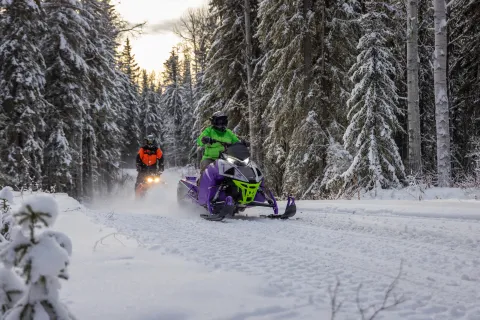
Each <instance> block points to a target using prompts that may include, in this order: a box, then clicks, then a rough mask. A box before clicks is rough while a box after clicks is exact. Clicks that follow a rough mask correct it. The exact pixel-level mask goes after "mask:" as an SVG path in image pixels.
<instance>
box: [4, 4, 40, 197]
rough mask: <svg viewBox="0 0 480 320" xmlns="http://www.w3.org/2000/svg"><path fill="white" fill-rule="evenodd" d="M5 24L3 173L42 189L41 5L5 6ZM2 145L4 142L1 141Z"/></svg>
mask: <svg viewBox="0 0 480 320" xmlns="http://www.w3.org/2000/svg"><path fill="white" fill-rule="evenodd" d="M2 4H3V13H2V15H4V18H3V19H2V20H3V21H4V23H3V37H2V43H0V103H1V110H2V111H1V112H0V121H2V122H3V124H4V126H3V127H2V129H0V130H1V131H2V134H1V136H2V137H3V138H4V139H5V140H4V141H3V142H2V143H1V144H2V146H3V148H2V149H1V151H0V153H1V154H0V159H1V160H0V171H1V172H3V173H4V174H6V175H8V176H10V177H11V178H12V181H11V182H12V183H13V184H14V185H15V186H17V187H19V188H20V187H22V186H32V185H39V184H40V182H41V177H42V168H41V166H42V164H43V153H44V150H43V149H44V142H43V140H42V139H41V133H42V132H43V130H44V128H45V123H44V120H43V119H44V115H45V112H46V110H47V107H48V103H47V102H46V101H45V99H44V97H43V94H44V85H45V76H44V73H45V62H44V59H43V56H42V54H41V52H40V50H39V47H40V41H41V36H42V34H43V33H44V32H45V30H46V27H45V21H44V19H45V16H44V13H43V11H42V9H41V8H40V7H39V5H40V2H33V1H28V0H16V1H2ZM2 140H3V139H2Z"/></svg>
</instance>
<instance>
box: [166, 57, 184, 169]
mask: <svg viewBox="0 0 480 320" xmlns="http://www.w3.org/2000/svg"><path fill="white" fill-rule="evenodd" d="M164 69H165V71H164V73H163V81H164V86H165V89H164V92H163V95H162V105H163V107H164V114H163V115H162V116H163V117H164V119H165V123H164V125H165V127H166V129H167V132H166V134H165V137H164V138H165V141H164V142H165V154H166V160H167V163H168V165H169V166H175V167H176V166H179V165H181V163H182V156H181V149H182V147H183V146H182V144H181V143H182V141H181V136H182V111H183V108H184V103H185V101H184V92H183V87H182V80H181V73H180V72H181V68H180V61H179V56H178V50H177V49H176V48H174V49H173V50H172V51H171V53H170V58H169V59H168V60H167V61H166V62H165V63H164Z"/></svg>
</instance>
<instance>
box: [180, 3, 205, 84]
mask: <svg viewBox="0 0 480 320" xmlns="http://www.w3.org/2000/svg"><path fill="white" fill-rule="evenodd" d="M209 19H210V17H209V14H208V10H207V9H206V8H204V7H202V8H196V9H192V8H190V9H188V11H187V12H186V13H185V15H184V16H183V17H181V18H180V23H179V24H178V25H177V26H175V28H174V29H173V32H174V33H175V34H176V35H178V36H179V37H180V38H182V39H183V40H184V41H185V42H186V43H187V44H188V45H189V46H191V48H192V49H193V57H194V59H193V71H194V73H195V76H196V75H197V74H198V73H199V72H201V71H202V70H203V69H204V67H205V62H206V56H207V50H208V44H207V42H208V38H209V36H210V34H211V31H212V30H211V28H209V26H210V23H209Z"/></svg>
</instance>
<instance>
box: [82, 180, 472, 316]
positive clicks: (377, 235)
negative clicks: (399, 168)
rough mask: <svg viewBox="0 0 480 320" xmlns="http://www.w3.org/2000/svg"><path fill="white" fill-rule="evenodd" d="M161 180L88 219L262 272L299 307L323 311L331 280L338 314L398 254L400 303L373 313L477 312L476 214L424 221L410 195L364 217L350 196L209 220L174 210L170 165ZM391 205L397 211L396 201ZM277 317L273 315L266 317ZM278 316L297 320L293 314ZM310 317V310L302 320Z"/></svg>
mask: <svg viewBox="0 0 480 320" xmlns="http://www.w3.org/2000/svg"><path fill="white" fill-rule="evenodd" d="M165 178H166V179H167V181H168V183H169V186H168V187H166V188H163V189H162V188H159V189H157V190H152V193H151V194H150V195H149V198H148V199H146V200H145V201H144V202H140V203H134V204H133V205H130V207H129V206H128V201H127V200H123V201H121V202H120V203H116V204H113V203H110V206H109V208H110V210H109V213H108V214H107V213H105V212H104V211H105V210H100V211H97V212H94V211H92V212H91V213H90V216H91V217H93V218H94V219H95V220H96V221H97V222H98V223H101V224H103V225H106V226H109V227H112V228H114V229H116V230H118V232H119V233H122V234H125V235H128V236H131V237H134V238H135V239H138V240H139V241H140V242H141V243H144V244H145V245H147V246H149V248H150V250H151V251H152V254H155V252H157V254H162V255H175V256H178V257H182V258H184V259H186V260H190V261H194V262H196V263H200V264H202V265H205V266H208V267H210V268H213V269H218V270H228V271H237V272H241V273H244V274H247V275H250V276H255V277H260V278H261V279H263V281H265V284H266V285H267V286H268V288H269V289H268V290H266V291H265V292H264V294H265V295H266V296H268V297H278V298H289V299H291V300H292V301H295V302H296V304H297V305H298V306H302V305H313V306H315V307H316V308H315V309H318V310H322V309H323V310H329V308H330V306H329V303H330V298H329V295H328V288H329V286H333V285H335V282H336V279H337V278H338V279H339V281H340V283H341V287H340V291H339V300H340V301H344V302H343V306H342V309H341V311H340V313H339V315H338V316H337V319H358V318H359V315H358V310H357V304H356V296H357V289H358V286H359V285H360V284H362V289H361V291H360V292H359V296H360V301H361V302H362V303H363V304H364V305H365V306H366V305H369V304H372V303H377V304H379V303H381V302H382V300H383V298H384V295H385V291H386V289H387V287H388V285H389V284H390V283H391V282H392V281H393V280H394V278H395V277H396V275H397V274H398V272H399V268H400V265H401V261H402V260H403V261H404V262H403V269H402V274H401V279H400V281H399V284H398V288H397V291H396V292H397V293H403V295H404V296H405V298H407V301H405V302H404V303H402V304H401V305H399V306H398V307H396V308H394V309H392V310H389V311H387V312H385V313H383V314H382V315H380V316H379V317H378V319H412V320H413V319H415V320H417V319H468V320H478V319H480V250H479V248H480V223H479V222H480V221H478V219H477V220H475V219H472V220H463V219H447V218H437V217H435V214H434V213H435V212H434V211H433V212H432V211H431V210H430V212H429V214H428V215H429V216H431V217H430V218H425V217H421V216H415V210H417V209H419V208H421V207H422V206H423V207H425V205H423V203H424V202H416V203H415V202H409V203H408V204H409V206H410V207H413V208H414V209H412V210H410V211H408V210H407V211H408V212H407V214H410V215H409V216H402V215H395V210H393V209H392V208H393V207H394V206H395V205H396V204H395V203H390V204H389V207H391V208H390V209H391V210H389V212H387V213H386V214H381V213H379V212H377V213H376V214H370V213H368V210H367V211H366V213H365V212H362V209H361V205H362V202H353V201H351V202H349V204H350V205H352V204H353V203H356V204H357V209H356V210H354V211H353V212H350V213H348V210H347V209H345V208H342V206H345V204H342V202H338V203H337V206H335V202H331V201H330V202H329V203H325V204H324V205H326V206H327V208H330V209H322V202H303V206H304V208H305V209H306V210H302V202H298V207H299V210H298V211H299V212H298V215H297V217H298V220H290V221H270V220H262V219H254V218H253V217H248V218H245V219H243V220H242V219H235V220H227V221H226V222H224V223H212V222H208V221H204V220H202V219H201V218H199V216H198V214H199V212H198V210H197V212H193V211H192V212H185V211H183V210H180V209H179V208H178V207H177V205H176V200H175V187H176V181H178V179H179V175H178V174H175V173H174V172H168V173H165ZM381 202H382V201H377V203H381ZM388 203H389V202H388V201H385V204H388ZM416 204H419V205H416ZM467 204H468V205H467V207H468V208H471V207H472V206H473V205H472V203H470V202H467ZM475 205H477V203H475ZM328 206H329V207H328ZM445 206H448V204H442V210H443V211H442V212H444V211H445ZM452 206H453V208H455V210H457V211H458V212H459V213H462V205H461V203H460V202H455V203H454V202H450V209H452ZM435 207H437V208H438V204H437V205H433V208H435ZM315 208H317V209H315ZM335 208H336V209H335ZM477 208H478V205H477ZM378 209H379V206H378V204H377V211H379V210H378ZM398 210H400V212H402V208H401V207H397V211H398ZM469 210H470V211H471V209H469ZM102 211H103V213H102ZM332 211H336V212H337V213H332ZM420 211H421V213H422V212H423V214H424V215H426V213H425V212H426V211H425V210H423V211H422V210H420ZM339 212H343V213H339ZM354 212H356V213H354ZM404 213H405V212H404ZM471 215H472V216H475V215H474V214H471ZM478 216H480V214H477V215H476V216H475V217H476V218H478ZM225 290H228V289H227V288H225ZM219 294H221V293H219ZM185 303H188V301H186V302H185ZM252 316H253V315H252ZM253 318H254V317H252V318H251V319H253ZM274 318H275V319H277V318H279V315H274V314H272V315H271V319H274ZM284 318H285V319H299V314H298V313H296V312H293V313H291V314H290V316H288V315H285V317H284ZM314 318H317V316H315V315H314V314H311V315H309V316H307V317H306V318H305V319H314ZM228 319H236V318H235V315H232V316H231V317H228ZM242 319H243V318H242ZM249 319H250V318H249Z"/></svg>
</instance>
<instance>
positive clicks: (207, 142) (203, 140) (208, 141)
mask: <svg viewBox="0 0 480 320" xmlns="http://www.w3.org/2000/svg"><path fill="white" fill-rule="evenodd" d="M202 143H203V144H212V143H213V139H212V138H210V137H203V138H202Z"/></svg>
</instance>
